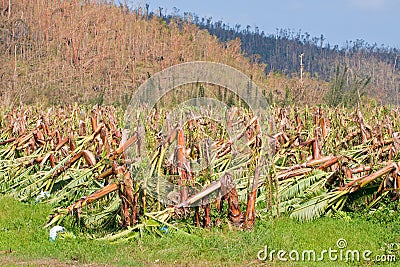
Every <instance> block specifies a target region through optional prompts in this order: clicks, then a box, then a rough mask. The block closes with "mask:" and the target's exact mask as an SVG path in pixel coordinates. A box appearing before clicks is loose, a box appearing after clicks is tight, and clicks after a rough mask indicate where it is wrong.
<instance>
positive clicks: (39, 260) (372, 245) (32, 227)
mask: <svg viewBox="0 0 400 267" xmlns="http://www.w3.org/2000/svg"><path fill="white" fill-rule="evenodd" d="M0 207H1V213H0V265H1V266H20V265H24V266H26V265H27V266H70V265H75V266H177V265H178V266H260V265H261V266H263V265H264V266H343V265H348V266H354V265H362V266H370V265H374V264H377V263H376V262H367V261H363V260H362V259H361V261H360V262H348V263H345V262H344V259H343V261H338V260H337V261H330V260H329V256H328V254H325V256H324V261H322V262H320V261H317V262H314V261H307V260H305V261H299V262H295V261H288V262H281V261H278V260H277V256H276V253H275V254H274V260H273V261H272V262H271V261H270V260H269V259H267V260H265V261H260V260H258V259H257V254H258V252H259V251H260V250H262V249H264V247H265V246H268V252H270V251H271V250H272V249H274V250H277V251H278V250H286V251H287V252H288V253H289V252H290V251H291V250H297V251H299V253H300V258H301V253H302V251H304V250H315V251H316V253H317V258H318V257H319V255H320V253H321V251H323V250H329V249H330V248H331V249H336V250H337V249H338V247H337V244H336V242H337V240H338V239H341V238H343V239H345V240H346V241H347V247H346V248H345V249H343V251H344V252H343V253H345V250H346V249H349V250H359V251H361V252H362V251H364V250H371V251H372V254H371V256H370V258H371V259H372V258H373V259H375V256H376V255H386V254H391V251H389V250H388V249H387V244H391V243H394V244H399V243H400V226H399V225H398V223H397V222H396V220H393V221H392V222H387V223H385V224H383V225H382V224H378V222H377V221H376V220H372V221H368V220H366V219H365V218H353V219H347V220H343V219H332V218H321V219H318V220H316V221H312V222H309V223H298V222H296V221H293V220H291V219H287V218H280V219H276V220H274V221H263V222H261V221H258V224H257V226H256V227H255V229H254V230H253V231H233V230H230V229H228V228H223V229H212V230H195V231H194V233H193V234H191V235H182V234H179V233H174V232H168V233H167V234H166V235H165V236H164V237H162V238H157V237H151V236H144V237H143V238H141V239H138V240H130V241H127V242H124V243H115V244H111V243H108V242H104V241H103V242H101V241H96V240H91V239H89V238H87V237H85V236H83V235H79V234H77V238H76V239H72V238H71V239H58V240H56V242H50V241H49V232H48V229H44V228H43V227H42V226H43V224H44V223H45V222H46V221H45V220H46V215H47V214H48V213H49V212H50V211H51V207H50V206H47V205H44V204H37V205H35V204H24V203H21V202H18V201H16V200H14V199H12V198H10V197H6V196H2V197H0ZM385 248H386V249H385ZM391 248H392V250H395V249H396V248H397V247H395V246H392V247H391ZM339 251H340V250H339ZM361 252H360V253H361ZM260 255H261V256H263V253H262V254H260ZM293 255H294V254H293ZM339 255H340V254H338V256H339ZM394 255H395V256H398V255H396V253H395V254H394ZM286 257H288V255H286ZM343 257H344V256H343ZM392 261H393V259H392ZM380 264H381V263H380ZM385 265H387V266H389V265H392V266H396V263H395V262H391V263H386V264H385Z"/></svg>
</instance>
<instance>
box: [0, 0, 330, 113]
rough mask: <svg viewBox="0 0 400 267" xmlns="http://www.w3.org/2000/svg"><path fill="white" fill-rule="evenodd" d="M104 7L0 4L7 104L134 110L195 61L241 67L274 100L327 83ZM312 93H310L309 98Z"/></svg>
mask: <svg viewBox="0 0 400 267" xmlns="http://www.w3.org/2000/svg"><path fill="white" fill-rule="evenodd" d="M100 2H101V1H86V2H85V4H81V1H78V0H74V1H62V2H58V1H23V0H15V1H11V7H9V6H8V1H2V2H1V3H0V7H1V10H2V12H1V15H0V61H1V62H2V64H1V66H0V101H1V102H2V103H3V104H4V105H6V106H9V105H11V104H13V103H14V104H15V103H20V102H22V103H36V102H39V103H41V104H44V105H52V104H67V103H73V102H89V103H104V104H117V105H118V104H122V105H126V104H127V103H128V102H129V99H130V97H131V95H132V92H133V91H134V90H135V89H137V88H138V86H139V85H140V84H142V83H143V81H145V80H146V79H147V78H148V77H150V76H151V75H152V74H154V73H155V72H158V71H160V70H162V69H164V68H166V67H169V66H172V65H175V64H178V63H182V62H188V61H193V60H205V61H213V62H220V63H224V64H227V65H230V66H233V67H235V68H237V69H239V70H241V71H243V72H244V73H246V74H247V75H248V76H250V77H252V78H253V80H254V81H255V82H256V83H257V84H258V85H259V86H261V87H262V90H263V91H264V93H265V94H266V95H267V96H269V99H272V100H274V101H285V99H287V98H288V97H287V95H285V94H286V93H285V91H288V89H289V90H290V92H291V94H292V95H294V96H297V99H296V100H297V101H300V102H303V103H305V102H307V101H308V99H315V97H314V95H316V94H320V93H321V90H322V91H325V90H326V88H327V87H326V84H322V83H320V82H318V81H317V80H316V79H315V80H307V81H306V82H304V83H303V84H300V82H299V79H298V78H293V79H289V78H287V77H285V76H282V75H270V77H268V79H266V78H267V77H266V75H265V73H264V69H265V67H266V66H265V65H264V64H259V63H257V62H254V61H252V60H251V59H249V58H247V57H246V56H245V55H244V53H243V52H242V50H241V42H240V40H239V39H235V40H231V41H227V42H220V41H219V40H218V38H217V37H215V36H212V35H211V34H209V33H208V32H207V31H206V30H202V29H200V28H199V27H198V26H196V25H194V24H192V23H191V22H188V21H186V20H183V19H180V18H176V19H169V21H168V23H167V22H166V21H165V20H164V19H162V18H160V17H157V16H150V15H149V14H147V13H146V12H144V11H143V10H140V9H139V10H134V11H132V10H130V9H129V8H127V7H126V6H120V7H117V6H114V5H110V4H105V3H100ZM304 92H307V95H305V93H304Z"/></svg>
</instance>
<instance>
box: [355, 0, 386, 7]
mask: <svg viewBox="0 0 400 267" xmlns="http://www.w3.org/2000/svg"><path fill="white" fill-rule="evenodd" d="M349 1H350V5H351V6H353V7H357V8H363V9H376V8H383V7H384V6H385V4H386V1H385V0H349Z"/></svg>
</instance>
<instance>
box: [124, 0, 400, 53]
mask: <svg viewBox="0 0 400 267" xmlns="http://www.w3.org/2000/svg"><path fill="white" fill-rule="evenodd" d="M128 2H130V4H131V5H133V6H138V5H144V4H145V3H146V2H147V3H149V5H150V10H157V9H158V7H163V8H164V10H167V13H172V12H173V8H174V7H176V8H178V9H179V11H180V12H179V13H181V14H183V12H185V11H190V12H194V13H196V14H197V15H198V16H199V17H212V18H213V21H217V20H220V19H222V20H223V21H224V22H225V23H228V24H229V25H230V26H234V25H235V24H240V25H241V26H242V28H245V27H246V26H247V25H250V26H251V27H252V29H254V27H255V26H258V27H259V29H260V31H264V32H266V33H275V32H276V29H277V28H279V29H280V28H284V29H291V30H294V31H295V32H297V31H298V30H300V29H301V31H302V32H303V33H304V32H308V33H310V34H311V36H316V37H319V36H320V35H321V34H323V35H324V36H325V38H326V41H328V42H329V43H330V44H331V45H335V44H337V45H339V46H342V45H344V44H345V41H346V40H356V39H363V40H365V41H367V42H368V43H371V44H372V43H377V44H378V45H381V44H385V45H389V46H391V47H396V48H400V27H399V26H400V0H265V1H261V0H259V1H256V0H249V1H244V0H243V1H238V0H231V1H226V0H223V1H219V0H163V1H162V0H149V1H145V0H137V1H128Z"/></svg>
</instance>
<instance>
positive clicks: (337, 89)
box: [324, 65, 371, 107]
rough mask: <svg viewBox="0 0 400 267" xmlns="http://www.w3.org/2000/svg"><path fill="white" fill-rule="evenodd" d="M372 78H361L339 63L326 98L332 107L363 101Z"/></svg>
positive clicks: (326, 101) (351, 105)
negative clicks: (362, 98)
mask: <svg viewBox="0 0 400 267" xmlns="http://www.w3.org/2000/svg"><path fill="white" fill-rule="evenodd" d="M370 81H371V78H370V77H366V78H359V77H357V76H355V75H354V73H353V72H352V71H351V69H349V68H348V67H347V66H345V67H344V68H343V69H342V70H341V68H340V66H339V65H338V66H337V67H336V71H335V78H334V80H333V81H331V87H330V89H329V91H328V92H327V94H326V96H325V98H324V100H325V103H326V104H327V105H328V106H330V107H338V106H344V107H353V106H357V105H358V104H359V103H360V102H361V97H362V96H364V95H365V94H366V88H367V86H368V84H369V83H370Z"/></svg>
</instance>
